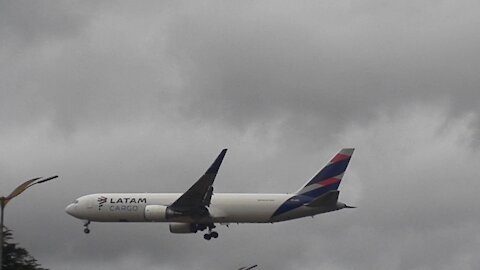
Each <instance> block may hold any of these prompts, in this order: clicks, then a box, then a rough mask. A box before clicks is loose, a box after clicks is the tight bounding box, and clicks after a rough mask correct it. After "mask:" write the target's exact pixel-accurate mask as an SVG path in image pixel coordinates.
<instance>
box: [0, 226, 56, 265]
mask: <svg viewBox="0 0 480 270" xmlns="http://www.w3.org/2000/svg"><path fill="white" fill-rule="evenodd" d="M3 239H4V242H3V270H48V269H46V268H41V267H40V264H38V263H37V260H36V259H35V258H33V257H32V255H30V254H29V253H28V251H27V250H26V249H24V248H22V247H19V246H18V244H17V243H12V240H13V234H12V231H11V230H9V229H7V228H6V227H5V230H4V231H3Z"/></svg>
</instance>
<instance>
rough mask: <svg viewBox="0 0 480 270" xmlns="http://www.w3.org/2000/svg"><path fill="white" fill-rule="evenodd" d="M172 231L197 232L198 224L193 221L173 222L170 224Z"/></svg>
mask: <svg viewBox="0 0 480 270" xmlns="http://www.w3.org/2000/svg"><path fill="white" fill-rule="evenodd" d="M170 232H171V233H196V232H197V226H196V225H195V224H191V223H172V224H170Z"/></svg>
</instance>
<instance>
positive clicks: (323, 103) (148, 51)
mask: <svg viewBox="0 0 480 270" xmlns="http://www.w3.org/2000/svg"><path fill="white" fill-rule="evenodd" d="M479 23H480V3H479V2H478V1H473V0H471V1H469V0H460V1H447V0H445V1H428V0H423V1H410V0H407V1H399V2H391V1H381V0H367V1H362V2H359V1H333V0H332V1H330V0H329V1H296V2H295V3H294V2H291V1H281V2H278V1H239V2H237V3H225V2H224V1H201V2H197V1H195V2H194V1H191V2H187V1H163V2H160V1H145V2H142V3H137V2H126V3H118V2H102V3H100V4H95V3H92V2H82V1H43V2H41V3H39V2H36V1H1V2H0V40H1V41H0V149H1V150H2V155H1V156H0V177H1V179H2V181H1V182H0V190H1V192H0V194H3V195H5V193H8V192H9V191H10V190H11V189H13V188H14V187H15V186H16V185H17V184H18V183H19V182H21V181H22V180H24V179H28V178H30V177H33V176H37V175H38V176H42V175H43V176H49V175H52V174H59V175H60V176H61V178H60V180H58V181H57V182H56V183H51V184H45V185H39V186H36V187H35V188H32V189H31V190H29V191H27V194H25V195H24V196H22V197H19V198H17V199H15V200H14V201H12V202H11V204H9V205H8V207H7V209H6V225H7V226H9V227H10V228H12V229H13V230H14V233H15V237H16V240H17V241H18V242H19V243H20V244H21V245H22V246H24V247H25V248H27V249H28V250H29V251H31V253H32V254H33V255H34V256H35V257H36V258H37V259H39V261H40V263H42V265H43V266H45V267H48V268H51V269H94V268H98V269H130V268H133V267H135V268H138V269H169V270H170V269H219V270H220V269H222V270H223V269H238V268H239V267H241V266H245V265H251V264H258V265H259V267H258V269H293V268H295V269H332V270H337V269H476V266H478V265H479V264H480V260H479V259H478V256H477V253H478V250H479V248H480V236H479V235H480V234H479V233H478V228H479V227H480V217H479V211H478V209H477V207H476V205H477V204H478V203H477V201H476V197H477V194H478V193H479V192H480V184H479V183H478V181H477V179H479V178H480V175H479V173H478V170H477V167H476V166H477V164H479V163H480V153H479V145H480V141H479V139H478V138H479V135H480V132H479V131H480V121H479V109H478V107H479V105H480V104H479V103H480V91H479V86H480V80H479V76H478V71H479V70H480V54H479V53H478V48H479V47H480V30H478V29H479V27H478V25H479ZM224 147H228V148H229V149H230V151H229V152H228V154H227V156H226V158H225V161H224V164H223V165H222V168H221V170H220V173H219V175H218V178H217V180H216V185H215V186H216V191H217V192H292V191H295V190H296V189H297V188H298V187H300V186H301V185H302V184H303V183H304V182H306V181H307V180H308V178H309V177H310V176H312V175H313V174H314V173H315V172H316V171H317V170H318V169H320V168H321V167H322V166H323V165H324V163H325V162H327V161H328V159H329V158H330V157H331V156H332V155H333V154H334V153H335V152H336V151H338V149H340V148H342V147H355V148H356V149H357V150H356V152H355V154H354V158H353V160H352V163H351V166H350V168H349V170H348V171H347V174H346V176H345V178H344V182H343V183H342V186H341V190H342V192H341V195H340V197H341V200H342V201H345V202H347V203H349V204H352V205H357V206H359V208H358V209H356V210H352V211H347V210H345V211H340V212H337V213H331V214H326V215H321V216H318V217H316V218H315V219H310V218H308V219H302V220H296V221H292V222H286V223H280V224H274V225H248V224H247V225H239V226H237V225H233V226H230V228H226V227H222V228H219V233H220V238H219V239H217V240H216V241H211V242H206V241H204V240H203V239H201V238H202V237H201V235H187V236H185V235H172V234H170V233H169V232H168V226H166V225H165V224H98V223H97V224H93V225H92V227H91V229H92V234H91V235H88V236H86V235H84V234H83V232H82V227H81V223H80V222H79V221H77V220H75V219H73V218H72V217H70V216H68V215H66V214H65V213H64V207H65V206H66V205H67V204H68V203H69V202H70V201H72V200H73V199H75V198H76V197H79V196H81V195H84V194H88V193H95V192H129V191H137V192H144V191H145V192H183V191H185V190H186V189H187V188H188V187H189V186H190V185H191V184H192V183H193V182H194V181H195V180H196V179H197V178H198V177H199V176H200V174H202V173H203V172H204V170H205V169H206V168H207V166H208V165H209V164H210V163H211V161H212V160H213V159H214V158H215V156H216V155H217V154H218V152H219V151H220V150H221V149H222V148H224Z"/></svg>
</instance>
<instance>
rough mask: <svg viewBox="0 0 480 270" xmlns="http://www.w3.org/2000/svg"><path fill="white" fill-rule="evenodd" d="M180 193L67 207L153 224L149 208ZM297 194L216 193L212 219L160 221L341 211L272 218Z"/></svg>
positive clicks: (252, 219)
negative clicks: (147, 214)
mask: <svg viewBox="0 0 480 270" xmlns="http://www.w3.org/2000/svg"><path fill="white" fill-rule="evenodd" d="M181 195H182V194H180V193H100V194H91V195H86V196H82V197H80V198H78V199H77V200H76V201H75V202H74V203H72V204H70V205H68V206H67V208H66V211H67V213H69V214H70V215H72V216H74V217H76V218H79V219H83V220H88V221H97V222H150V221H152V220H151V219H150V220H149V219H147V218H146V216H145V210H146V207H147V206H152V205H153V206H165V207H166V206H169V205H171V204H172V203H173V202H174V201H175V200H177V199H178V198H179V197H180V196H181ZM292 196H293V194H239V193H216V194H214V195H213V196H212V199H211V204H210V206H209V207H208V211H209V213H210V215H209V216H208V217H202V218H193V217H189V216H186V217H174V218H170V219H165V220H163V219H161V220H155V221H159V222H186V223H209V222H213V223H270V222H278V221H284V220H289V219H295V218H300V217H305V216H314V215H317V214H320V213H325V212H330V211H334V210H338V207H335V208H324V207H309V206H300V207H297V208H295V209H293V210H292V211H288V212H286V213H284V214H281V215H277V216H275V217H272V216H273V215H274V213H275V211H277V209H279V207H281V206H282V205H284V204H285V203H286V202H287V201H288V200H291V198H292Z"/></svg>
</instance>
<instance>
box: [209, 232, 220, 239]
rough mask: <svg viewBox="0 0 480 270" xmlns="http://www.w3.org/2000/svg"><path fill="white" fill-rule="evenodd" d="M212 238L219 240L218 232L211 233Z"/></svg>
mask: <svg viewBox="0 0 480 270" xmlns="http://www.w3.org/2000/svg"><path fill="white" fill-rule="evenodd" d="M210 236H211V237H212V238H218V233H217V232H211V233H210Z"/></svg>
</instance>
